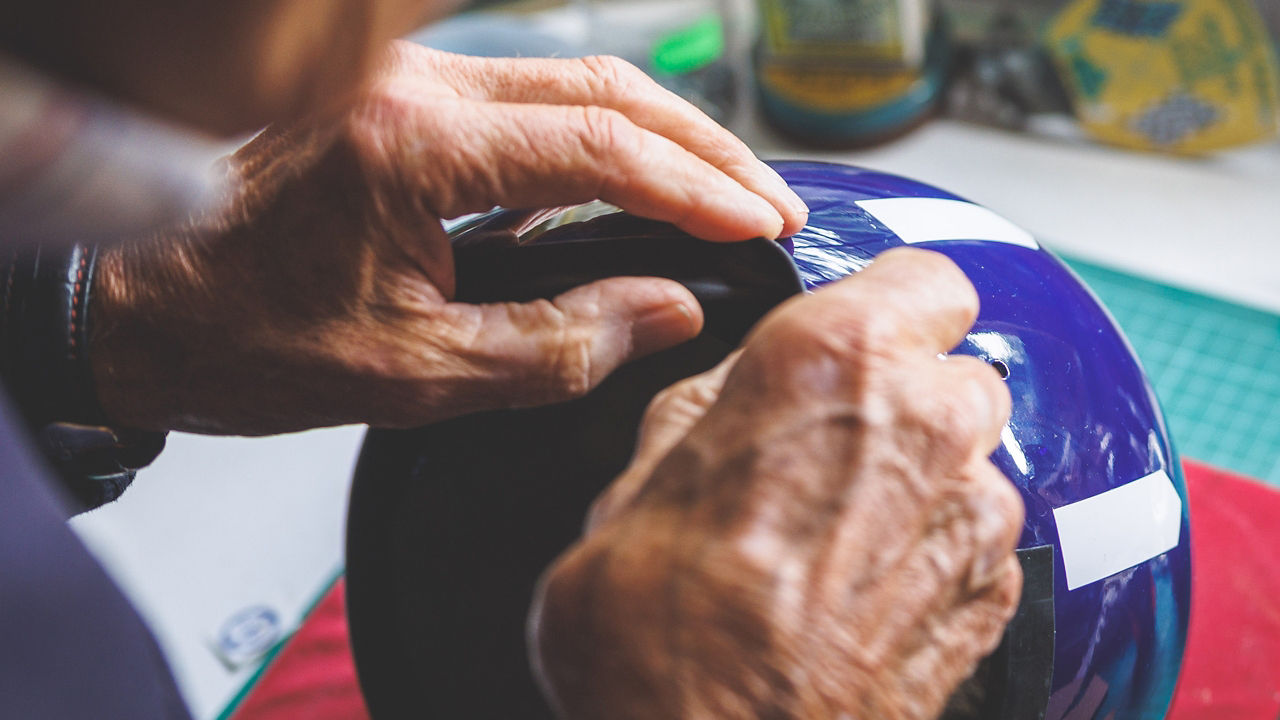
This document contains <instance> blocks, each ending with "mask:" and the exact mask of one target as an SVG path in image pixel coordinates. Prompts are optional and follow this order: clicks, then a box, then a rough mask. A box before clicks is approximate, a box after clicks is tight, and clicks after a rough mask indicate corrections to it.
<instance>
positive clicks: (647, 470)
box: [586, 353, 738, 531]
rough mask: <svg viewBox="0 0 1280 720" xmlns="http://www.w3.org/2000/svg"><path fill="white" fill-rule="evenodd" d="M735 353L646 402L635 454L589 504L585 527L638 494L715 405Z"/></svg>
mask: <svg viewBox="0 0 1280 720" xmlns="http://www.w3.org/2000/svg"><path fill="white" fill-rule="evenodd" d="M737 358H738V353H734V354H732V355H730V356H729V357H728V358H726V359H725V360H723V361H722V362H721V363H720V364H719V365H717V366H716V367H714V368H712V369H711V370H708V371H707V372H705V373H701V374H699V375H695V376H693V377H691V378H686V379H684V380H681V381H680V382H678V383H676V384H675V385H672V386H671V387H669V388H667V389H665V390H663V391H662V392H661V393H659V394H658V395H657V397H655V398H654V399H653V401H652V402H651V403H649V407H648V408H647V409H646V410H645V415H644V419H643V421H642V422H641V424H640V434H639V437H638V439H637V441H636V451H635V454H634V456H633V457H632V458H631V463H630V464H629V465H628V466H627V469H626V470H624V471H623V472H622V474H621V475H619V476H618V478H617V479H616V480H614V482H613V483H612V484H611V485H610V486H609V487H608V488H607V489H606V490H605V491H604V492H603V493H602V494H601V495H600V497H598V498H596V500H595V502H593V503H592V505H591V509H590V511H589V512H588V513H587V522H586V528H587V530H588V531H591V530H593V529H595V528H597V527H599V526H600V525H601V524H603V523H605V522H608V521H609V520H610V519H612V518H613V517H614V516H615V515H616V514H617V513H618V512H619V511H620V510H621V509H623V508H624V507H626V506H627V505H629V504H630V503H631V501H632V500H633V499H634V498H635V497H636V496H637V495H638V494H639V493H640V491H641V489H642V488H643V487H644V484H645V482H646V481H648V479H649V477H650V476H651V475H652V474H653V470H654V468H655V467H657V465H658V463H659V462H661V461H662V458H664V457H666V456H667V454H668V453H669V452H671V448H673V447H675V446H676V444H677V443H679V442H680V441H681V440H682V439H684V437H685V435H687V434H688V433H689V430H690V429H691V428H692V427H693V426H694V425H695V424H697V422H698V421H699V420H701V419H702V417H703V416H704V415H705V414H706V412H707V408H709V407H711V405H712V404H714V403H715V401H716V398H717V397H719V395H720V389H721V388H722V387H723V386H724V379H725V377H726V376H727V375H728V373H729V368H731V367H732V366H733V363H734V362H735V361H736V360H737Z"/></svg>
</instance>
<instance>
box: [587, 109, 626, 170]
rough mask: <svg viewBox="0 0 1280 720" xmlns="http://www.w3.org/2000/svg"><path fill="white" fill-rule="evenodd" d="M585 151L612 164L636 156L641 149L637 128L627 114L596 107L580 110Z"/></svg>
mask: <svg viewBox="0 0 1280 720" xmlns="http://www.w3.org/2000/svg"><path fill="white" fill-rule="evenodd" d="M579 112H580V113H582V117H581V133H582V142H583V145H584V149H585V150H586V151H587V154H588V155H589V156H590V157H594V158H596V159H597V160H602V161H606V162H608V161H611V160H613V159H614V158H619V157H622V158H629V157H634V156H635V153H636V152H637V151H638V150H639V147H638V142H639V138H638V133H637V132H636V127H635V126H634V125H633V124H632V123H631V121H630V120H628V119H627V117H626V116H625V115H623V114H622V113H620V112H618V111H617V110H612V109H610V108H604V107H600V106H597V105H585V106H581V107H580V108H579Z"/></svg>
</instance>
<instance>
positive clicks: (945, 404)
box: [914, 383, 982, 458]
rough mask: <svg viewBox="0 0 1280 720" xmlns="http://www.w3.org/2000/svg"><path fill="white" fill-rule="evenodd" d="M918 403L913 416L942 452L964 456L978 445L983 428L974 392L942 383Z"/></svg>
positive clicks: (936, 385)
mask: <svg viewBox="0 0 1280 720" xmlns="http://www.w3.org/2000/svg"><path fill="white" fill-rule="evenodd" d="M915 406H916V407H915V413H914V415H915V418H914V419H915V420H916V421H917V422H918V423H919V424H920V425H921V427H922V428H923V430H924V433H925V434H926V436H928V438H929V439H930V441H931V443H932V446H933V447H935V451H936V452H938V453H939V454H940V455H943V456H945V457H952V458H962V457H966V456H968V455H969V454H970V453H972V452H973V451H974V449H975V448H976V447H977V446H978V444H979V442H980V440H981V437H982V430H981V427H980V425H981V423H980V421H979V419H978V411H977V410H976V409H975V408H974V402H973V393H971V392H966V391H965V389H964V388H956V387H953V386H947V385H944V384H941V383H939V384H935V385H934V392H932V393H929V394H928V395H927V396H925V397H923V398H919V399H918V400H917V401H916V402H915Z"/></svg>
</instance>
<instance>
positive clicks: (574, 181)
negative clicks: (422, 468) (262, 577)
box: [91, 43, 807, 434]
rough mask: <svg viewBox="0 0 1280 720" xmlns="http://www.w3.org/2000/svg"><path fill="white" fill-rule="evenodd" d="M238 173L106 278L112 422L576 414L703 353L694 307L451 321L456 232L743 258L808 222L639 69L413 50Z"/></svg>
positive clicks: (118, 256) (553, 309)
mask: <svg viewBox="0 0 1280 720" xmlns="http://www.w3.org/2000/svg"><path fill="white" fill-rule="evenodd" d="M229 173H230V176H231V184H232V186H233V187H234V188H235V191H234V197H233V198H232V199H231V200H230V201H229V202H228V206H227V207H226V208H225V209H224V210H223V211H222V212H220V213H218V214H216V216H211V217H208V218H205V219H203V220H201V221H199V222H197V223H195V224H194V225H193V226H191V227H189V228H187V229H186V230H185V231H184V232H182V233H180V236H179V237H177V238H176V239H175V238H173V237H165V238H161V239H159V240H157V241H153V242H151V243H147V244H144V245H131V246H123V247H117V248H112V249H110V250H107V251H105V252H104V253H103V255H102V256H101V257H100V261H99V263H100V264H99V271H98V276H97V280H96V282H95V288H94V292H95V296H94V302H93V304H92V306H91V307H92V313H93V320H92V323H93V325H94V327H95V330H94V336H93V338H92V351H91V356H92V358H93V362H94V373H95V378H96V380H97V385H98V388H99V395H100V399H101V401H102V403H103V406H104V408H105V409H106V411H107V414H108V416H109V417H110V418H111V419H112V421H113V422H115V423H118V424H121V425H125V426H130V427H137V428H142V429H157V430H160V429H181V430H192V431H197V432H215V433H237V434H263V433H273V432H283V431H289V430H297V429H302V428H307V427H316V426H323V425H334V424H341V423H349V422H368V423H372V424H376V425H388V426H409V425H417V424H422V423H425V422H430V421H434V420H438V419H442V418H444V417H448V416H451V415H457V414H462V413H466V412H470V411H474V410H480V409H488V408H493V407H504V406H513V405H530V404H538V403H544V402H550V401H554V400H561V399H565V398H568V397H571V396H574V395H579V394H582V393H584V392H586V391H587V390H589V389H590V388H591V387H593V386H594V385H595V384H597V383H598V382H599V381H600V380H601V379H602V378H603V377H604V376H605V375H607V374H608V373H609V372H610V371H611V370H612V369H613V368H615V367H616V366H617V365H619V364H620V363H622V362H625V361H627V360H629V359H631V358H634V357H637V356H639V355H643V354H646V353H649V352H653V351H655V350H659V349H662V348H665V347H667V346H670V345H673V344H676V343H678V342H681V341H683V340H686V339H688V338H690V337H692V336H693V335H695V334H696V333H697V332H698V330H699V329H700V327H701V322H702V316H701V311H700V309H699V307H698V305H697V302H696V301H695V300H694V298H693V297H692V295H690V294H689V293H688V292H687V291H686V290H685V289H684V288H682V287H681V286H679V285H677V284H676V283H673V282H670V281H667V280H659V279H654V278H648V279H642V278H618V279H611V280H606V281H602V282H597V283H593V284H591V285H587V286H584V287H581V288H577V289H574V290H572V291H570V292H567V293H565V294H563V295H561V296H560V297H557V298H555V299H554V300H552V301H550V302H546V301H544V302H534V303H529V304H523V305H517V304H501V305H487V306H479V305H464V304H459V303H454V302H450V299H451V298H452V296H453V292H454V276H453V258H452V252H451V248H450V246H449V243H448V240H447V237H446V235H445V233H444V232H443V231H442V229H441V226H440V219H441V218H448V217H454V216H458V215H462V214H465V213H468V212H477V211H483V210H487V209H489V208H490V207H493V206H494V205H503V206H507V207H513V208H525V207H530V208H532V207H543V206H552V205H566V204H573V203H578V202H585V201H588V200H592V199H596V198H599V199H603V200H606V201H608V202H612V203H614V204H616V205H620V206H621V207H623V208H624V209H628V210H630V211H632V212H635V213H637V214H641V215H645V216H648V217H653V218H657V219H661V220H667V221H671V222H673V223H675V224H677V225H678V226H680V227H681V228H683V229H684V230H686V231H688V232H690V233H692V234H694V235H698V236H701V237H704V238H707V239H710V240H720V241H731V240H741V239H745V238H748V237H752V236H759V235H765V236H770V237H776V236H778V235H779V234H789V233H791V232H794V231H795V230H797V229H799V228H800V227H801V226H802V225H803V222H804V217H805V213H806V212H807V211H806V210H805V209H804V205H803V203H802V202H801V201H800V200H799V198H797V197H796V196H795V195H794V194H793V193H791V191H790V190H788V189H787V188H786V185H785V183H783V182H782V180H781V179H780V178H779V177H778V176H777V175H776V174H775V173H774V172H773V171H772V170H770V169H769V168H768V167H767V166H765V165H764V164H762V163H761V162H759V161H758V160H757V159H756V158H755V157H754V156H753V155H752V154H751V152H750V151H749V150H748V149H747V148H746V146H745V145H743V144H742V143H741V142H739V141H738V140H737V139H736V138H734V137H733V136H732V135H731V134H729V133H728V132H727V131H725V130H724V129H722V128H720V127H719V126H718V125H716V124H715V123H714V122H712V121H711V120H710V119H708V118H707V117H706V116H704V115H702V114H701V113H700V112H698V111H697V110H696V109H694V108H693V107H692V106H691V105H689V104H688V103H685V102H684V101H682V100H680V99H679V98H677V97H676V96H674V95H672V94H670V93H668V92H666V91H665V90H662V89H661V88H660V87H659V86H657V85H656V84H654V83H653V82H652V81H650V80H649V79H648V78H647V77H645V76H644V75H643V73H641V72H640V71H638V70H636V69H635V68H633V67H631V66H629V65H626V64H625V63H622V62H621V61H618V60H616V59H612V58H586V59H581V60H496V59H481V58H466V57H462V56H456V55H450V54H447V53H441V52H436V51H432V50H428V49H425V48H421V47H417V46H413V45H409V44H404V43H401V44H398V45H397V46H396V47H395V48H394V49H393V51H392V52H391V54H390V57H389V59H388V61H387V62H386V64H385V66H384V67H383V69H382V70H381V71H380V73H379V75H378V76H377V77H376V78H374V79H373V81H372V82H371V83H370V84H369V85H368V87H367V89H366V90H365V91H364V93H363V96H362V98H361V100H360V102H359V104H358V105H357V106H356V107H355V108H354V109H353V110H351V111H350V112H348V113H346V114H345V115H343V116H340V117H334V118H321V119H315V120H314V121H311V122H309V123H307V124H304V125H300V126H296V127H288V128H272V129H268V130H267V131H266V132H264V133H263V134H262V135H260V136H259V137H258V138H256V139H255V140H254V141H253V142H252V143H250V144H249V145H248V146H246V147H245V148H244V149H243V150H242V151H241V152H239V153H238V154H237V155H235V156H234V157H233V158H232V159H231V161H230V163H229Z"/></svg>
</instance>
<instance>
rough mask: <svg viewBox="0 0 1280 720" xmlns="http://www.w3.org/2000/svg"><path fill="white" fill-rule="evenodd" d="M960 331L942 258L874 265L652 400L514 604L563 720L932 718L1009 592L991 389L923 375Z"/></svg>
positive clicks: (1006, 613)
mask: <svg viewBox="0 0 1280 720" xmlns="http://www.w3.org/2000/svg"><path fill="white" fill-rule="evenodd" d="M976 312H977V300H976V296H975V293H974V291H973V288H972V287H971V286H970V285H969V284H968V282H967V281H966V280H965V278H964V276H963V274H961V272H960V271H959V270H958V269H957V268H956V267H955V266H954V265H952V264H951V263H950V262H949V261H947V260H946V259H945V258H943V257H942V256H941V255H937V254H934V253H928V252H925V251H920V250H897V251H892V252H889V253H886V254H884V255H883V256H882V257H881V258H880V259H879V260H877V261H876V262H875V263H874V264H872V265H871V266H870V267H869V268H868V269H866V270H864V271H863V272H861V273H859V274H858V275H857V276H855V277H853V278H850V279H847V280H844V281H842V282H839V283H836V284H834V285H831V286H828V287H827V288H824V289H822V290H819V291H818V292H816V293H815V294H813V295H812V296H808V297H803V298H799V299H796V300H793V301H791V302H789V303H788V304H786V305H784V306H782V307H781V308H779V309H777V310H776V311H775V312H774V313H772V314H771V315H769V316H768V317H767V318H766V319H765V320H764V321H763V322H762V323H761V325H760V326H758V327H757V328H756V329H755V330H754V331H753V333H752V335H751V336H750V337H749V338H748V339H747V341H746V343H745V346H744V349H743V350H742V352H741V353H740V354H739V355H735V356H734V357H731V358H730V359H729V360H728V361H726V362H725V363H724V364H722V365H721V366H719V367H718V368H717V369H715V370H713V371H711V372H709V373H707V374H705V375H702V376H698V377H695V378H693V379H690V380H687V381H685V382H683V383H681V384H678V385H676V386H674V387H672V388H671V389H669V390H667V391H666V392H664V393H663V394H661V395H659V397H658V398H656V399H655V400H654V402H653V404H652V405H651V407H650V409H649V412H648V414H647V416H646V419H645V423H644V426H643V430H642V433H641V439H640V444H639V447H638V450H637V452H636V455H635V457H634V459H633V462H632V464H631V466H630V467H629V469H628V470H626V471H625V472H624V473H623V474H622V476H621V477H620V478H619V479H618V480H617V481H616V483H615V484H614V485H613V486H611V488H610V489H609V490H608V491H607V492H606V494H605V495H604V496H603V497H602V498H601V499H600V500H599V501H598V502H597V505H596V507H595V509H594V511H593V513H592V517H591V520H590V522H589V526H588V531H587V534H586V536H585V537H584V538H583V539H582V540H581V541H580V542H579V543H578V544H577V545H575V546H574V547H572V548H571V549H570V550H569V551H567V552H566V553H565V554H564V555H563V556H562V557H561V558H560V559H559V560H558V561H557V562H556V564H555V565H553V566H552V568H551V569H550V570H549V571H548V574H547V575H546V576H545V577H544V579H543V582H542V585H541V587H540V590H539V595H538V598H537V600H536V601H535V606H534V610H533V614H532V616H531V624H530V628H531V637H532V641H533V644H534V656H535V657H534V660H535V666H536V668H537V669H538V672H539V674H540V677H541V679H542V682H543V685H544V689H546V690H547V691H548V694H549V696H550V697H551V698H552V700H553V703H554V704H555V705H556V707H557V708H558V710H559V711H560V713H561V716H562V717H565V718H570V719H572V720H588V719H595V718H610V719H611V720H628V719H632V718H634V719H637V720H638V719H640V718H672V719H679V720H693V719H698V720H701V719H706V720H712V719H715V720H733V719H735V718H741V719H743V720H745V719H747V718H804V719H805V720H813V719H816V718H877V719H880V720H886V719H891V718H911V719H918V720H923V719H925V718H932V717H936V716H937V714H938V713H939V712H940V711H941V709H942V707H943V705H944V704H945V702H946V700H947V698H948V696H949V695H950V693H951V692H952V690H953V689H954V688H955V687H956V686H957V685H958V684H959V682H960V681H961V680H963V679H964V678H965V677H967V676H968V675H969V674H970V673H971V672H972V670H973V669H974V667H975V665H976V663H977V661H978V660H979V659H980V658H981V657H982V656H984V655H986V654H988V653H989V652H991V651H992V650H993V649H994V648H995V646H996V645H997V644H998V641H999V638H1000V634H1001V631H1002V629H1003V627H1004V625H1005V623H1006V622H1007V621H1008V619H1009V618H1010V617H1011V616H1012V613H1013V611H1014V609H1015V606H1016V603H1017V600H1018V596H1019V593H1020V588H1021V578H1022V576H1021V571H1020V569H1019V566H1018V563H1017V560H1016V558H1015V556H1014V554H1013V549H1014V544H1015V542H1016V540H1017V537H1018V531H1019V529H1020V527H1021V524H1022V504H1021V501H1020V499H1019V497H1018V495H1017V493H1016V491H1015V490H1014V489H1013V486H1012V485H1011V484H1010V483H1009V482H1008V481H1007V480H1006V479H1005V478H1004V477H1003V476H1002V475H1001V474H1000V473H999V471H998V470H997V469H996V468H995V467H994V466H993V465H992V464H991V463H990V462H989V461H988V460H987V455H988V454H989V453H990V451H991V450H992V448H993V447H994V446H995V445H996V443H997V440H998V437H999V434H1000V428H1001V427H1002V425H1003V424H1004V422H1005V421H1006V419H1007V416H1008V412H1009V394H1008V391H1007V390H1006V389H1005V387H1004V386H1003V384H1002V383H1001V381H1000V379H999V377H998V376H997V375H996V373H995V372H993V371H992V370H991V368H989V367H987V366H986V365H985V364H983V363H982V362H981V361H979V360H977V359H975V358H970V357H965V356H952V357H947V358H945V359H940V358H939V353H942V352H945V351H947V350H949V349H951V348H952V347H954V346H955V345H956V343H958V342H959V341H960V339H961V338H962V337H963V336H964V334H965V332H966V330H967V329H968V328H969V326H970V325H971V324H972V322H973V320H974V317H975V315H976Z"/></svg>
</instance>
